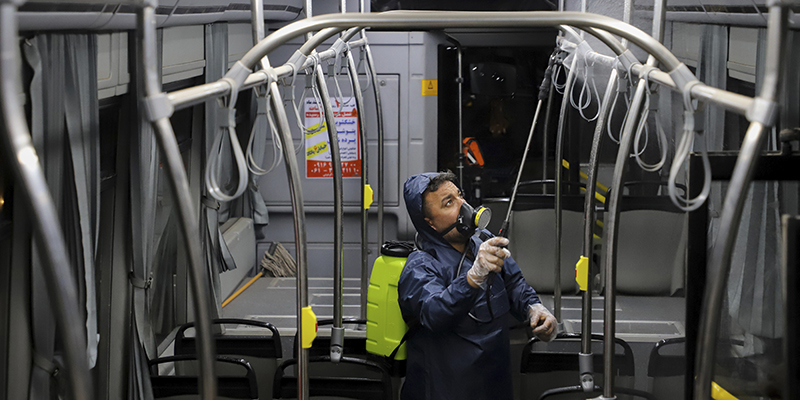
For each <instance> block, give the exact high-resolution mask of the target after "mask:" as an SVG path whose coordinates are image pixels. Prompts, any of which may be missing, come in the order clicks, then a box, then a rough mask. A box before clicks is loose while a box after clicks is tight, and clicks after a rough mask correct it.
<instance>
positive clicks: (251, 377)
mask: <svg viewBox="0 0 800 400" xmlns="http://www.w3.org/2000/svg"><path fill="white" fill-rule="evenodd" d="M187 362H192V363H196V362H197V357H195V356H193V355H180V356H171V357H162V358H158V359H155V360H150V361H148V366H149V367H150V369H151V371H152V372H156V371H157V370H158V368H155V367H156V366H157V365H159V364H165V363H175V364H176V365H177V364H183V363H187ZM222 366H229V367H232V368H228V369H225V370H224V371H234V372H223V369H222V368H220V367H222ZM176 369H177V368H176ZM217 370H218V371H217V396H218V398H220V399H253V400H254V399H258V398H259V397H258V383H257V380H256V374H255V371H254V370H253V367H252V366H251V365H250V363H248V362H247V361H246V360H244V359H242V358H235V357H228V356H217ZM150 384H151V386H152V387H153V397H155V398H157V399H170V400H182V399H196V398H197V395H198V377H197V375H192V376H187V375H151V376H150Z"/></svg>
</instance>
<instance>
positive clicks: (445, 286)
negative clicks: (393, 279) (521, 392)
mask: <svg viewBox="0 0 800 400" xmlns="http://www.w3.org/2000/svg"><path fill="white" fill-rule="evenodd" d="M435 175H437V174H436V173H427V174H421V175H415V176H412V177H411V178H409V179H408V180H407V181H406V183H405V188H404V192H403V196H404V199H405V202H406V208H407V209H408V214H409V216H410V217H411V221H412V222H413V223H414V226H415V227H416V228H417V232H418V233H419V236H420V240H419V244H420V246H421V247H422V248H423V249H424V251H419V250H418V251H415V252H413V253H411V255H410V256H409V257H408V261H407V262H406V265H405V268H404V269H403V272H402V274H401V275H400V281H399V286H398V295H399V296H398V301H399V303H400V309H401V311H402V312H403V318H404V319H405V320H406V322H407V323H408V324H409V326H413V325H415V324H416V323H417V322H416V321H418V323H419V326H418V327H417V328H414V329H415V330H416V331H415V332H414V333H413V334H412V335H410V337H409V338H408V341H407V349H408V362H407V367H406V381H405V384H404V386H403V391H402V396H401V397H402V399H403V400H412V399H414V400H416V399H435V400H445V399H454V400H456V399H457V400H465V399H470V400H473V399H475V400H478V399H492V400H496V399H500V400H503V399H511V398H512V383H511V363H510V360H509V334H508V327H507V322H508V320H507V317H508V316H507V315H506V314H508V313H511V314H512V315H513V316H514V317H516V318H517V319H518V320H520V321H523V320H525V318H526V317H527V315H528V306H529V305H533V304H536V303H540V301H539V297H538V296H537V295H536V292H535V291H534V290H533V288H531V287H530V286H529V285H528V284H527V282H525V279H524V278H523V277H522V273H521V272H520V270H519V267H518V266H517V263H516V262H515V261H514V260H513V259H512V258H508V259H506V260H505V265H504V266H503V272H502V273H499V274H492V275H493V276H492V277H491V278H490V285H489V287H490V289H489V291H490V292H491V305H490V306H489V305H488V304H487V298H488V297H489V296H488V295H487V293H486V290H484V289H480V288H473V287H472V286H470V285H469V283H468V282H467V271H469V269H470V268H471V267H472V260H471V259H470V257H467V259H465V260H464V264H463V266H462V267H461V272H460V274H458V276H456V272H457V271H458V262H459V260H460V259H461V253H460V252H459V251H458V250H456V249H455V248H453V246H451V245H450V244H449V243H448V242H447V241H445V239H444V238H443V237H442V235H441V234H439V233H437V232H436V231H435V230H433V228H431V227H430V226H429V225H428V223H427V222H425V219H424V215H423V212H422V201H423V199H422V193H423V192H424V191H425V189H426V188H427V187H428V183H429V182H430V179H431V178H432V177H433V176H435ZM487 233H488V232H487ZM481 243H482V241H481V240H480V239H479V238H478V236H477V235H474V236H472V239H470V241H469V244H468V246H470V247H469V248H470V249H471V250H472V251H471V254H477V253H478V247H479V246H480V244H481ZM492 316H493V317H492Z"/></svg>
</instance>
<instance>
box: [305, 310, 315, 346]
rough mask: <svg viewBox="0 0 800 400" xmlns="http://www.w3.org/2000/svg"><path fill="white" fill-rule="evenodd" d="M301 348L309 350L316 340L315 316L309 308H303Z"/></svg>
mask: <svg viewBox="0 0 800 400" xmlns="http://www.w3.org/2000/svg"><path fill="white" fill-rule="evenodd" d="M302 320H303V348H304V349H310V348H311V344H312V343H314V339H316V338H317V328H318V326H317V315H316V314H314V311H313V310H311V307H303V312H302Z"/></svg>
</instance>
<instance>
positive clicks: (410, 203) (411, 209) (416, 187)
mask: <svg viewBox="0 0 800 400" xmlns="http://www.w3.org/2000/svg"><path fill="white" fill-rule="evenodd" d="M437 175H439V173H438V172H426V173H424V174H419V175H414V176H412V177H410V178H408V180H406V183H405V185H404V186H403V199H404V200H405V202H406V210H408V216H409V217H411V222H413V223H414V227H415V228H417V232H419V236H420V238H421V239H422V241H421V243H420V244H422V247H423V248H425V242H426V241H427V242H432V243H436V244H439V245H445V246H450V243H448V242H447V240H445V239H444V237H443V236H442V235H441V234H440V233H439V232H436V230H434V229H433V228H432V227H431V226H430V225H428V223H427V222H425V213H424V212H423V211H422V202H423V198H422V193H423V192H425V189H427V188H428V184H429V183H430V182H431V179H432V178H433V177H435V176H437ZM456 187H458V185H456ZM458 189H459V190H461V188H460V187H459V188H458Z"/></svg>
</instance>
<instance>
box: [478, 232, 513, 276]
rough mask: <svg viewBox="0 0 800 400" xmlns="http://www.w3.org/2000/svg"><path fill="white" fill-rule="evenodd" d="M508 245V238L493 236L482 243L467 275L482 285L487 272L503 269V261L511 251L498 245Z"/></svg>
mask: <svg viewBox="0 0 800 400" xmlns="http://www.w3.org/2000/svg"><path fill="white" fill-rule="evenodd" d="M505 245H508V239H506V238H504V237H499V236H498V237H493V238H491V239H489V240H487V241H485V242H483V243H481V246H480V247H479V248H478V256H477V257H475V262H474V263H472V268H470V269H469V271H467V276H469V278H470V279H471V280H472V282H475V284H476V285H478V286H481V287H483V284H484V283H485V282H486V277H487V276H488V275H489V272H500V271H502V270H503V262H504V261H505V259H506V258H508V257H511V252H510V251H508V249H504V248H501V247H498V246H505Z"/></svg>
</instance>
